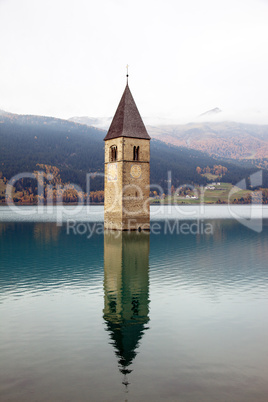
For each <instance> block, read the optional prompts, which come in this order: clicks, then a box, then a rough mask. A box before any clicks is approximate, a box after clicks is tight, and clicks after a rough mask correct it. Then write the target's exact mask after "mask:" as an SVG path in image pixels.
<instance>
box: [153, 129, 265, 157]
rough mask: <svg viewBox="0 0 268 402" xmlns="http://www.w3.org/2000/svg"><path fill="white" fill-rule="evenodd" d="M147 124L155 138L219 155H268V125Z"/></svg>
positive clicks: (215, 155)
mask: <svg viewBox="0 0 268 402" xmlns="http://www.w3.org/2000/svg"><path fill="white" fill-rule="evenodd" d="M147 128H148V132H149V134H150V135H151V137H153V138H156V139H161V141H164V142H166V143H168V144H173V145H177V146H184V147H186V148H189V149H196V150H199V151H202V152H207V153H208V154H209V155H211V156H214V157H217V158H228V159H263V158H268V125H257V124H255V125H253V124H243V123H235V122H205V123H189V124H185V125H166V126H149V127H147Z"/></svg>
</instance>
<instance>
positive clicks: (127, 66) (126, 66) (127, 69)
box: [126, 64, 129, 85]
mask: <svg viewBox="0 0 268 402" xmlns="http://www.w3.org/2000/svg"><path fill="white" fill-rule="evenodd" d="M126 67H127V85H128V67H129V65H128V64H127V66H126Z"/></svg>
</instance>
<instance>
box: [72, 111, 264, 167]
mask: <svg viewBox="0 0 268 402" xmlns="http://www.w3.org/2000/svg"><path fill="white" fill-rule="evenodd" d="M219 113H221V110H220V109H219V108H214V109H211V110H209V111H208V112H205V113H203V114H202V115H200V117H202V118H204V117H206V118H208V119H209V118H211V117H213V115H218V114H219ZM70 120H71V121H75V122H77V123H83V124H87V125H89V126H95V127H98V128H105V129H107V128H108V127H109V124H110V122H111V118H90V117H73V118H71V119H70ZM147 120H148V121H149V120H150V119H146V118H144V121H145V123H146V122H147ZM146 127H147V130H148V132H149V134H150V136H151V137H152V138H155V139H158V140H161V141H163V142H165V143H167V144H173V145H176V146H183V147H186V148H189V149H195V150H198V151H202V152H207V153H208V154H209V155H210V156H213V157H217V158H224V159H228V160H230V159H238V160H239V159H250V160H252V161H253V160H263V159H266V158H268V125H258V124H244V123H237V122H232V121H224V122H209V121H205V122H204V121H197V122H193V123H188V124H161V119H160V120H159V124H154V125H152V124H146ZM252 164H253V165H254V164H256V166H258V165H259V161H256V163H254V161H253V162H252ZM265 166H266V164H265ZM265 166H262V167H265Z"/></svg>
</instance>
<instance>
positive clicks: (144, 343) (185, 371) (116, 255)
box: [0, 219, 268, 402]
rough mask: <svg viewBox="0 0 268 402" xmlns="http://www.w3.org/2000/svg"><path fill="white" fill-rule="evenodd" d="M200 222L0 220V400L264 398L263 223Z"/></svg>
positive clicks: (267, 271) (267, 323) (266, 281)
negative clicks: (195, 229)
mask: <svg viewBox="0 0 268 402" xmlns="http://www.w3.org/2000/svg"><path fill="white" fill-rule="evenodd" d="M185 222H186V223H187V222H188V221H185ZM188 223H189V225H190V224H191V223H192V221H189V222H188ZM207 223H209V224H210V225H211V228H212V233H210V234H205V233H203V234H202V233H201V234H192V235H191V234H187V235H184V234H182V233H176V230H174V231H173V233H171V231H170V230H169V231H168V233H166V234H165V230H166V227H165V222H164V221H161V222H160V223H159V225H160V228H161V229H160V230H159V232H160V233H158V234H153V233H151V234H149V235H146V234H133V233H132V234H127V233H121V234H118V236H114V235H113V233H105V234H103V233H100V234H97V233H95V234H94V235H93V236H92V237H91V238H90V239H89V238H87V234H84V235H77V234H75V233H73V232H70V233H69V234H67V228H66V224H63V226H62V227H58V226H56V224H55V223H51V222H44V223H41V222H5V223H1V224H0V237H1V268H0V320H1V321H0V322H1V326H0V400H1V401H27V402H31V401H64V402H65V401H125V400H128V401H182V402H184V401H189V402H195V401H204V402H208V401H213V402H214V401H241V402H242V401H243V402H244V401H246V402H247V401H248V402H252V401H265V402H266V401H267V400H268V342H267V334H268V318H267V308H268V267H267V260H268V222H267V221H266V220H264V225H263V230H262V232H261V233H256V232H254V231H253V230H250V229H248V228H246V227H244V226H243V225H241V224H240V223H239V222H236V221H234V220H232V219H217V220H208V221H204V224H207Z"/></svg>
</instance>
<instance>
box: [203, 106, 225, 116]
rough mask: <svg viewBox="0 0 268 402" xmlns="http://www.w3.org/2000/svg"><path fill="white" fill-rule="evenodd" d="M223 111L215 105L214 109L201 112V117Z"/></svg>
mask: <svg viewBox="0 0 268 402" xmlns="http://www.w3.org/2000/svg"><path fill="white" fill-rule="evenodd" d="M221 112H222V110H221V109H220V108H218V107H215V108H214V109H211V110H208V111H207V112H204V113H202V114H200V115H199V117H201V116H208V115H213V114H218V113H221Z"/></svg>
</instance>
